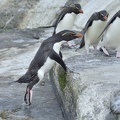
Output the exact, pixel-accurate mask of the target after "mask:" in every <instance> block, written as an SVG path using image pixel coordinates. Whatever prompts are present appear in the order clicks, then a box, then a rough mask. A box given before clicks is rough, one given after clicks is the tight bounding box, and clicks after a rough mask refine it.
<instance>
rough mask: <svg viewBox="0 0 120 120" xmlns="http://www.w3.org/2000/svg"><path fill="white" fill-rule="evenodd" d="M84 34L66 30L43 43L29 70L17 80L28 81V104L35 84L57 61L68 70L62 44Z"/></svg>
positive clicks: (26, 94) (26, 96) (19, 81)
mask: <svg viewBox="0 0 120 120" xmlns="http://www.w3.org/2000/svg"><path fill="white" fill-rule="evenodd" d="M82 36H83V35H82V34H81V33H80V32H79V33H78V32H77V31H70V30H64V31H61V32H59V33H57V34H55V35H53V36H52V37H50V38H48V39H46V40H45V41H44V42H43V43H42V44H41V46H40V48H39V49H38V51H37V53H36V55H35V57H34V58H33V60H32V61H31V63H30V66H29V68H28V70H27V72H26V73H25V74H24V75H23V76H22V77H20V78H19V79H18V80H17V81H15V82H18V83H28V85H27V88H26V93H25V96H24V101H25V102H26V104H28V105H30V104H31V100H32V88H33V86H34V85H35V84H36V83H38V81H39V80H42V79H43V78H44V76H45V74H46V73H48V72H49V71H50V69H51V68H52V67H53V65H54V64H55V62H57V63H59V64H60V65H61V66H62V67H63V69H64V70H65V71H66V65H65V63H64V61H63V60H62V58H61V56H60V47H61V45H62V44H63V43H65V42H68V41H70V40H73V39H75V38H79V37H82Z"/></svg>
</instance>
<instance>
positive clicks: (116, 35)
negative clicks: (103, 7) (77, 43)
mask: <svg viewBox="0 0 120 120" xmlns="http://www.w3.org/2000/svg"><path fill="white" fill-rule="evenodd" d="M101 45H102V46H105V47H106V48H112V49H116V50H119V51H120V18H118V17H117V18H116V19H115V21H114V22H113V23H111V24H110V25H109V27H108V28H107V30H106V31H105V33H104V36H103V41H102V42H101Z"/></svg>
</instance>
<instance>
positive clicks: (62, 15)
mask: <svg viewBox="0 0 120 120" xmlns="http://www.w3.org/2000/svg"><path fill="white" fill-rule="evenodd" d="M64 16H65V12H61V13H60V14H59V15H58V18H57V19H56V21H55V23H54V26H55V27H54V31H53V35H54V34H56V33H55V30H56V27H57V25H58V23H59V22H60V21H61V20H62V19H63V17H64Z"/></svg>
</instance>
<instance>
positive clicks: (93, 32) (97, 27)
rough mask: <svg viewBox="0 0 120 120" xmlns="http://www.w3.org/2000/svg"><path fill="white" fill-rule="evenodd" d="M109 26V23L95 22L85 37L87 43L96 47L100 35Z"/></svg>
mask: <svg viewBox="0 0 120 120" xmlns="http://www.w3.org/2000/svg"><path fill="white" fill-rule="evenodd" d="M106 24H107V21H101V20H99V21H93V23H92V26H90V27H89V28H88V30H87V32H86V35H85V41H86V43H89V45H90V46H91V45H96V44H98V42H99V40H100V39H98V37H99V35H100V33H101V32H102V31H103V29H104V28H105V26H106Z"/></svg>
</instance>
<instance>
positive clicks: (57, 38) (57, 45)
mask: <svg viewBox="0 0 120 120" xmlns="http://www.w3.org/2000/svg"><path fill="white" fill-rule="evenodd" d="M65 42H66V41H65V40H63V39H62V37H61V36H58V35H55V41H54V44H53V50H54V51H55V52H56V53H57V54H59V51H60V48H61V45H62V44H63V43H65Z"/></svg>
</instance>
